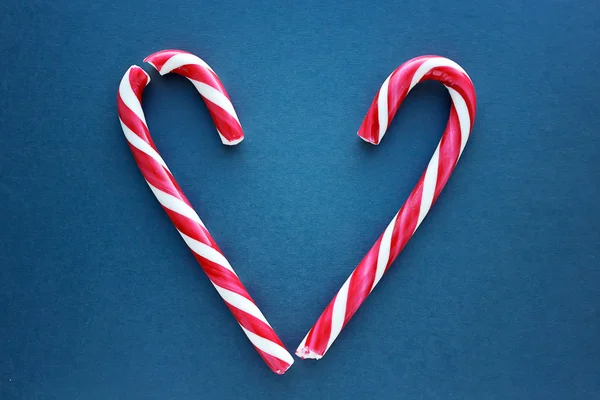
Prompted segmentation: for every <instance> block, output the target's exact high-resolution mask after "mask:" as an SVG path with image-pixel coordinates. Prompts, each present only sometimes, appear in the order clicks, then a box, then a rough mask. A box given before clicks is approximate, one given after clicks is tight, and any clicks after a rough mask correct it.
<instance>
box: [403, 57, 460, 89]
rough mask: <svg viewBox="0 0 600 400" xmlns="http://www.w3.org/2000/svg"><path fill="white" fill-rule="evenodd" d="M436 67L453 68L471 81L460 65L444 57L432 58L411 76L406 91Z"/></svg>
mask: <svg viewBox="0 0 600 400" xmlns="http://www.w3.org/2000/svg"><path fill="white" fill-rule="evenodd" d="M438 67H451V68H455V69H457V70H459V71H460V72H462V73H464V74H465V75H467V78H469V79H471V78H470V77H469V75H468V74H467V72H466V71H465V70H464V69H463V68H462V67H461V66H460V65H458V64H457V63H455V62H454V61H452V60H449V59H447V58H444V57H434V58H430V59H429V60H427V61H425V62H424V63H423V64H421V65H420V66H419V68H418V69H417V71H416V72H415V74H414V75H413V78H412V81H411V83H410V87H409V88H408V90H411V89H412V88H413V87H415V85H416V84H417V83H419V81H420V80H421V79H423V77H424V76H425V74H426V73H428V72H429V71H431V70H432V69H434V68H438Z"/></svg>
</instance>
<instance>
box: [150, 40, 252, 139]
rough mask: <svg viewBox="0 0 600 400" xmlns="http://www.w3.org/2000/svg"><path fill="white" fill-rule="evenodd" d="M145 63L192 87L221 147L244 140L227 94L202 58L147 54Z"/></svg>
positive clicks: (169, 52)
mask: <svg viewBox="0 0 600 400" xmlns="http://www.w3.org/2000/svg"><path fill="white" fill-rule="evenodd" d="M144 62H147V63H148V64H150V65H152V66H153V67H154V68H156V70H157V71H158V73H159V74H161V75H165V74H168V73H169V72H174V73H176V74H179V75H183V76H185V77H186V78H188V79H189V80H190V82H192V83H193V84H194V86H195V87H196V89H197V90H198V92H200V95H201V96H202V98H203V99H204V102H205V103H206V107H207V108H208V111H209V112H210V115H211V116H212V118H213V121H214V123H215V126H216V127H217V132H218V133H219V136H220V137H221V141H222V142H223V144H226V145H235V144H238V143H239V142H241V141H242V140H243V139H244V132H243V131H242V126H241V125H240V120H239V119H238V116H237V114H236V113H235V110H234V109H233V104H231V100H230V99H229V95H228V94H227V91H226V90H225V88H224V87H223V84H222V83H221V80H220V79H219V77H218V76H217V74H216V73H215V71H213V69H212V68H211V67H210V66H209V65H208V64H207V63H205V62H204V61H203V60H202V59H200V58H199V57H196V56H195V55H193V54H190V53H188V52H186V51H183V50H162V51H159V52H157V53H154V54H152V55H149V56H148V57H146V58H145V59H144Z"/></svg>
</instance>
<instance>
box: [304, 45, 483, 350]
mask: <svg viewBox="0 0 600 400" xmlns="http://www.w3.org/2000/svg"><path fill="white" fill-rule="evenodd" d="M424 80H436V81H440V82H441V83H443V84H444V85H445V86H446V88H447V89H448V92H450V97H451V98H452V106H451V108H450V117H449V119H448V124H447V125H446V130H445V131H444V134H443V136H442V139H441V141H440V142H439V144H438V146H437V148H436V149H435V152H434V153H433V157H432V158H431V160H430V161H429V165H428V166H427V169H426V170H425V172H424V173H423V175H422V176H421V179H420V180H419V182H418V183H417V185H416V186H415V188H414V189H413V191H412V192H411V194H410V195H409V197H408V199H407V200H406V202H405V203H404V205H403V206H402V208H401V209H400V211H398V213H396V215H395V216H394V218H393V219H392V222H390V224H389V225H388V227H387V228H386V229H385V231H384V232H383V234H382V235H381V236H380V237H379V239H378V240H377V242H375V245H373V247H372V248H371V250H369V252H368V253H367V255H366V256H365V257H364V258H363V260H362V261H361V262H360V264H358V266H357V267H356V269H355V270H354V271H353V272H352V274H351V275H350V277H349V278H348V279H347V280H346V282H345V283H344V284H343V285H342V287H341V289H340V290H339V291H338V293H337V294H336V296H335V297H334V298H333V300H332V301H331V303H329V305H328V306H327V308H326V309H325V311H324V312H323V314H321V316H320V317H319V319H318V320H317V322H316V323H315V325H314V326H313V327H312V329H311V330H310V331H309V332H308V334H307V335H306V337H305V338H304V340H303V341H302V343H300V346H299V347H298V349H297V350H296V355H298V356H299V357H301V358H313V359H320V358H321V357H323V355H324V354H325V353H326V352H327V350H328V349H329V348H330V347H331V345H332V343H333V342H334V340H335V339H336V338H337V336H338V335H339V334H340V332H341V331H342V329H343V327H344V326H345V325H346V324H347V323H348V321H349V320H350V318H352V316H353V315H354V313H355V312H356V310H357V309H358V307H360V305H361V304H362V302H363V301H365V299H366V298H367V296H368V295H369V294H370V293H371V291H372V290H373V289H374V288H375V285H377V283H378V282H379V280H380V279H381V277H382V276H383V274H384V273H385V272H386V271H387V269H388V268H389V267H390V265H391V264H392V263H393V262H394V260H395V259H396V257H397V256H398V254H399V253H400V252H401V251H402V249H403V248H404V246H405V245H406V243H407V242H408V241H409V239H410V238H411V237H412V235H413V234H414V233H415V231H416V230H417V228H418V227H419V225H420V224H421V222H422V221H423V219H424V218H425V216H426V215H427V213H428V212H429V209H430V208H431V206H432V205H433V203H434V202H435V201H436V199H437V198H438V196H439V195H440V192H441V191H442V189H443V188H444V186H445V185H446V182H447V181H448V178H449V177H450V174H451V173H452V171H453V170H454V167H455V166H456V163H457V162H458V159H459V158H460V155H461V154H462V151H463V150H464V148H465V145H466V143H467V140H468V138H469V134H470V132H471V129H472V127H473V120H474V118H475V106H476V100H475V89H474V88H473V83H472V82H471V79H470V78H469V76H468V75H467V73H466V72H465V71H464V70H463V69H462V68H461V67H460V66H459V65H458V64H456V63H455V62H454V61H451V60H449V59H447V58H443V57H438V56H422V57H417V58H414V59H412V60H410V61H408V62H406V63H404V64H402V65H401V66H400V67H398V68H397V69H396V70H395V71H394V72H392V74H391V75H390V76H389V77H388V78H387V79H386V80H385V81H384V82H383V85H382V86H381V89H379V92H378V93H377V95H376V96H375V99H374V100H373V103H372V104H371V107H370V108H369V111H368V113H367V116H366V117H365V119H364V121H363V123H362V125H361V127H360V129H359V131H358V135H359V136H360V137H361V139H363V140H365V141H367V142H369V143H372V144H379V142H380V141H381V139H382V138H383V135H384V134H385V132H386V130H387V128H388V126H389V125H390V122H391V121H392V118H394V115H395V114H396V111H398V108H399V107H400V105H401V104H402V101H403V100H404V98H405V97H406V95H407V94H408V92H409V91H410V90H411V89H412V88H413V87H414V86H415V85H416V84H417V83H419V82H422V81H424Z"/></svg>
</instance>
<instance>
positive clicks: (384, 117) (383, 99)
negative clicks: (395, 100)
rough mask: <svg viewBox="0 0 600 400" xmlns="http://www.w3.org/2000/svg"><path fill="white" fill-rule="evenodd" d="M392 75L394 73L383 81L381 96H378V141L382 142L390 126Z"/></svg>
mask: <svg viewBox="0 0 600 400" xmlns="http://www.w3.org/2000/svg"><path fill="white" fill-rule="evenodd" d="M391 77H392V75H390V76H388V77H387V79H386V80H385V81H384V82H383V85H381V89H379V97H378V98H377V118H378V121H379V140H378V141H377V143H379V142H381V139H382V138H383V135H385V131H386V130H387V127H388V88H389V84H390V78H391Z"/></svg>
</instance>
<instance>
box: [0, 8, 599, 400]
mask: <svg viewBox="0 0 600 400" xmlns="http://www.w3.org/2000/svg"><path fill="white" fill-rule="evenodd" d="M0 37H1V38H2V39H1V40H0V54H1V55H2V66H1V67H0V68H1V71H2V81H1V82H0V95H1V96H0V126H1V132H2V133H1V135H0V199H1V200H0V205H1V206H2V212H1V213H0V227H1V229H0V310H1V311H0V398H2V399H154V398H156V399H169V398H173V399H262V398H275V399H284V398H285V399H304V398H306V399H321V398H370V399H371V398H372V399H376V398H377V399H388V398H390V399H391V398H398V399H400V398H402V399H434V398H435V399H509V398H515V399H586V400H587V399H591V398H595V397H597V396H598V393H600V368H599V367H600V342H599V339H600V314H599V310H600V289H599V284H600V250H599V249H598V247H599V245H600V207H599V206H598V198H599V196H600V185H599V184H598V183H599V179H600V162H599V161H598V154H599V151H600V136H599V135H600V133H599V132H600V131H599V129H598V127H599V125H600V113H599V112H598V109H599V108H598V107H599V105H600V80H599V79H598V75H599V72H600V68H599V67H598V58H599V56H600V44H599V43H600V42H599V41H598V38H599V37H600V6H598V2H596V1H579V2H573V1H556V2H547V3H544V4H543V5H542V4H541V3H540V2H533V1H530V2H490V1H484V2H479V3H477V2H454V1H412V0H409V1H401V2H400V1H399V2H395V3H391V2H373V1H362V2H359V1H349V2H348V1H346V2H323V1H303V2H295V3H293V2H272V3H269V2H247V3H245V2H241V1H238V2H235V1H233V2H224V1H218V2H206V1H205V2H197V1H187V0H180V1H177V2H166V1H137V0H136V1H127V2H114V3H112V2H106V1H102V0H98V1H94V2H72V1H65V0H62V1H57V2H44V1H15V0H4V1H3V2H1V4H0ZM164 48H181V49H185V50H188V51H190V52H193V53H195V54H197V55H199V56H200V57H202V58H204V59H205V60H206V61H207V62H208V63H209V64H210V65H211V66H212V67H213V68H214V69H215V70H216V71H217V73H218V74H219V76H220V77H221V79H222V80H223V82H224V84H225V87H226V88H227V90H228V91H229V94H230V95H231V97H232V100H233V103H234V105H235V107H236V110H237V112H238V115H239V117H240V120H241V122H242V125H243V127H244V130H245V133H246V139H245V141H244V142H243V143H242V144H241V145H240V146H238V147H237V148H225V147H224V146H222V145H221V144H220V141H219V139H218V136H217V134H216V132H215V129H214V126H213V124H212V121H211V119H210V116H209V114H208V112H207V110H206V108H205V106H204V104H203V102H202V100H201V98H200V96H199V95H198V94H197V93H196V92H195V90H194V88H193V86H192V85H191V84H190V83H189V82H187V81H185V80H184V79H183V78H181V77H178V76H167V77H159V76H158V74H156V73H155V72H151V76H152V79H153V81H152V83H151V84H150V86H149V87H148V88H147V89H146V93H145V94H144V102H143V105H144V110H145V112H146V116H147V120H148V124H149V126H150V129H151V131H152V134H153V137H154V139H155V142H156V144H157V147H158V148H159V150H160V152H161V154H162V155H163V157H164V158H165V160H166V161H167V163H168V165H169V167H170V169H171V170H172V171H173V173H174V175H175V176H176V178H177V180H178V181H179V183H180V185H181V186H182V188H183V189H184V191H185V193H186V195H187V196H188V198H189V199H190V201H191V202H192V204H193V205H194V206H195V208H196V210H197V211H198V213H199V214H200V216H201V217H202V218H203V220H204V222H205V223H206V225H207V226H208V228H209V229H210V230H211V232H212V233H213V235H214V237H215V239H216V240H217V242H218V243H219V245H220V247H221V248H222V250H223V252H224V253H225V255H226V256H227V257H228V259H229V260H230V262H231V264H232V265H233V266H234V268H235V269H236V271H237V272H238V274H239V275H240V277H241V278H242V280H243V282H244V283H245V285H246V286H247V287H248V289H249V291H250V292H251V294H252V295H253V296H254V298H255V300H256V301H257V303H258V304H259V306H260V307H261V309H262V310H263V312H264V314H265V315H266V316H267V318H268V319H269V321H270V322H271V324H272V325H273V327H274V328H275V329H276V331H277V333H278V334H279V335H280V337H281V339H282V340H283V342H284V343H285V345H286V346H287V347H288V349H289V350H290V351H293V350H294V349H295V348H296V346H297V344H298V343H299V342H300V340H301V339H302V338H303V336H304V335H305V334H306V332H307V330H308V329H309V328H310V327H311V326H312V324H313V323H314V322H315V320H316V319H317V317H318V316H319V314H320V313H321V311H322V310H323V308H324V307H325V306H326V305H327V303H328V302H329V301H330V300H331V298H332V296H333V295H334V293H335V292H336V291H337V289H338V288H339V287H340V285H341V284H342V283H343V281H344V280H345V279H346V277H347V276H348V274H349V273H350V272H351V270H352V269H353V268H354V267H355V265H356V264H357V263H358V262H359V261H360V260H361V258H362V257H363V255H364V254H365V253H366V251H367V250H368V249H369V248H370V247H371V245H372V244H373V243H374V242H375V240H376V239H377V237H378V236H379V235H380V234H381V232H382V231H383V229H384V228H385V226H386V225H387V223H388V222H389V220H390V219H391V218H392V216H393V215H394V213H395V212H396V211H397V210H398V208H399V207H400V205H401V204H402V203H403V201H404V199H405V198H406V196H407V195H408V193H409V192H410V190H411V189H412V187H413V186H414V184H415V183H416V181H417V179H418V178H419V176H420V174H421V172H422V171H423V169H424V168H425V166H426V165H427V162H428V160H429V158H430V156H431V154H432V152H433V150H434V148H435V146H436V143H437V141H438V140H439V137H440V135H441V133H442V131H443V128H444V126H445V123H446V119H447V115H448V110H449V104H450V103H449V97H448V95H447V93H446V92H445V90H444V89H443V87H442V86H441V85H438V84H435V83H427V84H422V85H419V86H417V88H415V89H414V92H413V93H411V95H410V96H409V97H408V99H407V100H406V103H405V104H404V105H403V106H402V108H401V111H400V112H399V113H398V115H397V117H396V119H395V120H394V122H393V124H392V126H391V129H390V131H389V133H388V135H387V136H386V137H385V139H384V140H383V143H382V144H381V146H379V147H374V146H370V145H367V144H365V143H362V142H361V140H360V139H359V138H358V137H357V136H356V131H357V129H358V127H359V125H360V123H361V121H362V119H363V117H364V115H365V113H366V111H367V108H368V106H369V105H370V103H371V101H372V99H373V97H374V95H375V93H376V92H377V90H378V88H379V86H380V85H381V83H382V82H383V80H384V79H385V78H386V77H387V75H388V74H389V73H390V72H391V71H392V70H393V69H394V68H396V67H397V66H398V65H399V64H401V63H402V62H404V61H406V60H408V59H410V58H412V57H414V56H418V55H422V54H439V55H443V56H446V57H449V58H451V59H453V60H455V61H456V62H458V63H459V64H461V65H462V66H463V67H464V68H465V69H466V70H467V71H468V72H469V74H470V76H471V77H472V79H473V81H474V83H475V86H476V90H477V95H478V114H477V119H476V121H475V126H474V130H473V134H472V136H471V140H470V142H469V143H468V145H467V148H466V150H465V153H464V156H463V158H462V159H461V162H460V163H459V165H458V167H457V169H456V171H455V173H454V174H453V175H452V177H451V178H450V181H449V183H448V185H447V187H446V189H445V190H444V192H443V193H442V195H441V197H440V199H439V200H438V202H437V203H436V204H435V206H434V207H433V209H432V211H431V213H430V215H429V216H428V217H427V218H426V219H425V221H424V223H423V224H422V226H421V228H420V229H419V231H418V232H417V234H416V235H415V237H414V238H413V239H412V240H411V241H410V243H409V244H408V246H407V247H406V249H405V250H404V251H403V252H402V254H401V255H400V257H399V258H398V260H397V261H396V262H395V263H394V265H393V266H392V268H391V269H390V271H389V273H388V274H387V276H386V277H385V278H384V279H383V280H382V281H381V283H380V284H379V286H378V287H377V289H376V290H375V291H374V292H373V294H372V295H371V296H370V298H369V299H368V300H367V302H366V303H365V304H364V305H363V307H361V309H360V310H359V311H358V313H357V314H356V315H355V317H354V318H353V319H352V321H351V322H350V324H349V325H348V326H347V328H346V329H345V330H344V331H343V332H342V334H341V335H340V337H339V338H338V340H337V341H336V342H335V344H334V345H333V347H332V348H331V350H330V352H329V353H328V354H327V355H326V356H325V357H324V358H323V359H322V360H321V361H318V362H315V361H301V360H297V361H296V363H295V365H294V366H293V367H292V368H291V369H290V370H289V371H288V373H287V374H286V375H284V376H276V375H275V374H273V373H272V372H270V371H269V370H268V368H267V367H266V366H265V365H264V364H263V362H262V361H261V359H260V358H259V356H258V355H257V354H256V352H255V351H254V349H253V348H252V346H251V345H250V344H249V343H248V341H247V339H246V338H245V336H244V334H243V332H242V331H241V330H240V329H239V327H238V326H237V324H236V322H235V320H234V319H233V318H232V316H231V315H230V313H229V312H228V310H227V309H226V307H225V305H224V304H223V302H222V300H221V299H220V298H219V296H218V294H217V293H216V292H215V290H214V289H213V288H212V286H211V284H210V282H209V281H208V279H207V278H206V277H205V275H204V274H203V272H202V270H201V269H200V268H199V267H198V265H197V264H196V261H195V260H194V258H193V257H192V255H191V253H190V252H189V250H188V249H187V248H186V246H185V244H184V242H183V241H182V240H181V238H180V237H179V235H178V234H177V233H176V231H175V229H174V228H173V226H172V225H171V222H170V221H169V219H168V218H167V216H166V215H165V213H164V212H163V211H162V210H161V208H160V206H159V205H158V203H157V201H156V200H155V198H154V197H153V195H152V193H151V192H150V190H149V189H148V187H147V186H146V184H145V183H144V181H143V179H142V176H141V174H140V172H139V170H138V169H137V166H136V164H135V162H134V160H133V157H132V156H131V153H130V151H129V149H128V147H127V144H126V141H125V139H124V137H123V134H122V132H121V129H120V126H119V123H118V119H117V111H116V101H115V99H116V93H117V86H118V82H119V80H120V79H121V76H122V75H123V73H124V72H125V70H126V69H127V67H129V66H130V65H131V64H138V65H142V59H143V58H144V57H145V56H147V55H148V54H150V53H152V52H154V51H157V50H161V49H164ZM144 68H145V69H146V70H147V71H150V70H151V68H150V67H149V66H147V65H145V66H144Z"/></svg>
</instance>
